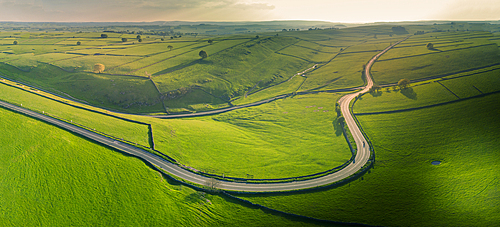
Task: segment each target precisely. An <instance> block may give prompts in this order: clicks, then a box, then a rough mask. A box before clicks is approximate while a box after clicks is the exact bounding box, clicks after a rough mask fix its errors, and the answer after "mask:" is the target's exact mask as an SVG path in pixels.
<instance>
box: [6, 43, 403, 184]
mask: <svg viewBox="0 0 500 227" xmlns="http://www.w3.org/2000/svg"><path fill="white" fill-rule="evenodd" d="M402 41H404V40H402ZM402 41H399V42H397V43H394V44H393V45H391V46H389V47H387V48H386V49H385V50H383V51H382V52H380V53H379V54H377V55H376V56H374V57H373V58H372V59H371V60H370V62H369V63H368V64H367V66H366V71H365V73H366V74H365V75H367V76H366V78H367V86H366V87H365V88H364V89H363V90H362V91H360V92H357V93H354V94H349V95H346V96H344V97H342V98H341V99H340V100H339V104H340V107H341V111H342V114H343V116H344V118H345V122H346V124H347V126H348V127H349V130H350V131H351V134H352V135H353V137H354V141H355V142H356V144H357V149H358V151H357V155H356V157H355V162H352V163H350V164H349V165H348V166H346V167H345V168H343V169H341V170H340V171H337V172H335V173H331V174H328V175H325V176H322V177H318V178H314V179H309V180H302V181H293V182H284V183H260V184H258V183H244V182H229V181H219V184H218V186H217V187H218V188H219V189H223V190H230V191H246V192H272V191H289V190H300V189H306V188H312V187H317V186H322V185H327V184H331V183H334V182H337V181H340V180H342V179H345V178H347V177H349V176H351V175H353V174H354V173H356V172H357V171H358V170H360V169H361V168H362V167H363V166H364V165H365V164H366V163H367V162H368V160H369V159H370V147H369V145H368V143H367V141H366V139H365V138H364V137H363V134H362V133H361V131H360V129H359V128H358V126H357V125H356V122H355V121H354V119H353V117H352V115H351V113H350V112H349V103H350V102H351V100H352V99H354V98H355V97H356V96H357V95H358V94H360V93H364V92H367V91H368V90H369V89H370V87H371V86H373V81H372V79H371V77H370V68H371V66H372V65H373V63H374V62H375V60H376V59H377V58H378V57H379V56H380V55H382V54H383V53H385V52H386V51H387V50H389V49H390V48H392V47H393V46H395V45H397V44H399V43H400V42H402ZM276 98H279V97H275V98H273V99H269V100H264V101H262V102H263V103H265V102H269V101H271V100H274V99H276ZM254 105H255V104H254ZM0 106H3V107H5V108H7V109H11V110H14V111H16V112H20V113H23V114H25V115H28V116H31V117H34V118H37V119H40V120H43V121H46V122H48V123H51V124H53V125H56V126H59V127H61V128H63V129H66V130H68V131H71V132H73V133H76V134H79V135H81V136H84V137H86V138H89V139H91V140H94V141H96V142H99V143H101V144H104V145H107V146H109V147H113V148H115V149H118V150H120V151H122V152H124V153H128V154H131V155H133V156H136V157H139V158H141V159H143V160H144V161H146V162H149V163H151V164H153V165H156V166H158V167H159V168H162V169H163V170H165V171H166V172H168V173H170V174H171V175H174V176H176V177H179V178H182V179H184V180H186V181H188V182H192V183H196V184H200V185H204V184H205V183H206V182H207V180H208V179H209V178H208V177H205V176H201V175H198V174H195V173H193V172H190V171H188V170H185V169H183V168H181V167H180V166H178V165H176V164H173V163H171V162H168V161H166V160H164V159H162V158H161V157H159V156H157V155H154V154H152V153H149V152H147V151H144V150H142V149H139V148H136V147H134V146H132V145H129V144H126V143H122V142H120V141H116V140H113V139H110V138H108V137H105V136H102V135H100V134H97V133H94V132H92V131H89V130H86V129H83V128H80V127H77V126H74V125H72V124H69V123H66V122H64V121H60V120H57V119H54V118H52V117H49V116H46V115H43V114H40V113H37V112H34V111H31V110H28V109H25V108H22V107H19V106H16V105H12V104H9V103H6V102H2V101H0ZM240 108H241V107H240ZM226 111H227V110H226ZM224 112H225V111H224ZM184 116H185V115H184ZM363 144H364V145H363Z"/></svg>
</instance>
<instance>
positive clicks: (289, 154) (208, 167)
mask: <svg viewBox="0 0 500 227" xmlns="http://www.w3.org/2000/svg"><path fill="white" fill-rule="evenodd" d="M337 98H338V96H337V95H333V94H314V95H303V96H295V97H293V98H287V99H283V100H277V101H274V102H272V103H269V104H263V105H260V106H256V107H250V108H245V109H242V110H234V111H231V112H226V113H222V114H218V115H214V116H207V117H197V118H189V119H172V120H160V119H144V120H145V121H147V122H148V123H151V124H152V125H153V128H154V136H155V143H156V148H157V149H158V150H159V151H162V152H164V153H166V154H168V155H169V156H171V157H173V158H174V159H176V160H177V161H179V162H180V163H182V164H184V165H187V166H190V167H193V168H195V169H197V170H200V171H203V172H208V173H212V174H218V175H223V174H224V175H225V176H230V177H240V178H247V177H248V175H250V176H251V177H253V178H256V179H257V178H261V179H262V178H285V177H294V176H302V175H308V174H314V173H318V172H322V171H326V170H329V169H332V168H334V167H337V166H340V165H342V164H343V163H345V162H346V161H348V160H349V159H350V157H351V152H350V150H349V147H348V146H347V142H346V140H345V139H344V137H343V136H342V132H341V128H340V126H339V125H338V124H337V122H336V121H335V119H336V112H335V102H336V100H337ZM247 174H248V175H247Z"/></svg>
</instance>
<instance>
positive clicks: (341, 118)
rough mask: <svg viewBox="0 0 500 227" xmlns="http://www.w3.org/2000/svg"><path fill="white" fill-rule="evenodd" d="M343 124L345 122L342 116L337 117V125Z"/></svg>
mask: <svg viewBox="0 0 500 227" xmlns="http://www.w3.org/2000/svg"><path fill="white" fill-rule="evenodd" d="M344 122H345V119H344V117H343V116H340V117H337V123H339V124H344Z"/></svg>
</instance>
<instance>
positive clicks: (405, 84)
mask: <svg viewBox="0 0 500 227" xmlns="http://www.w3.org/2000/svg"><path fill="white" fill-rule="evenodd" d="M409 86H410V80H408V79H401V80H399V82H398V87H399V88H400V89H405V88H408V87H409Z"/></svg>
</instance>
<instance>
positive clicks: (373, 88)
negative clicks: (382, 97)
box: [370, 84, 382, 93]
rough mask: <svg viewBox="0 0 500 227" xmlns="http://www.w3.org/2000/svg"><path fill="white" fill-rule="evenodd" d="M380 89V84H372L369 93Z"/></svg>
mask: <svg viewBox="0 0 500 227" xmlns="http://www.w3.org/2000/svg"><path fill="white" fill-rule="evenodd" d="M380 89H382V87H380V85H377V84H374V85H373V86H372V87H371V88H370V93H373V92H378V91H380Z"/></svg>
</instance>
